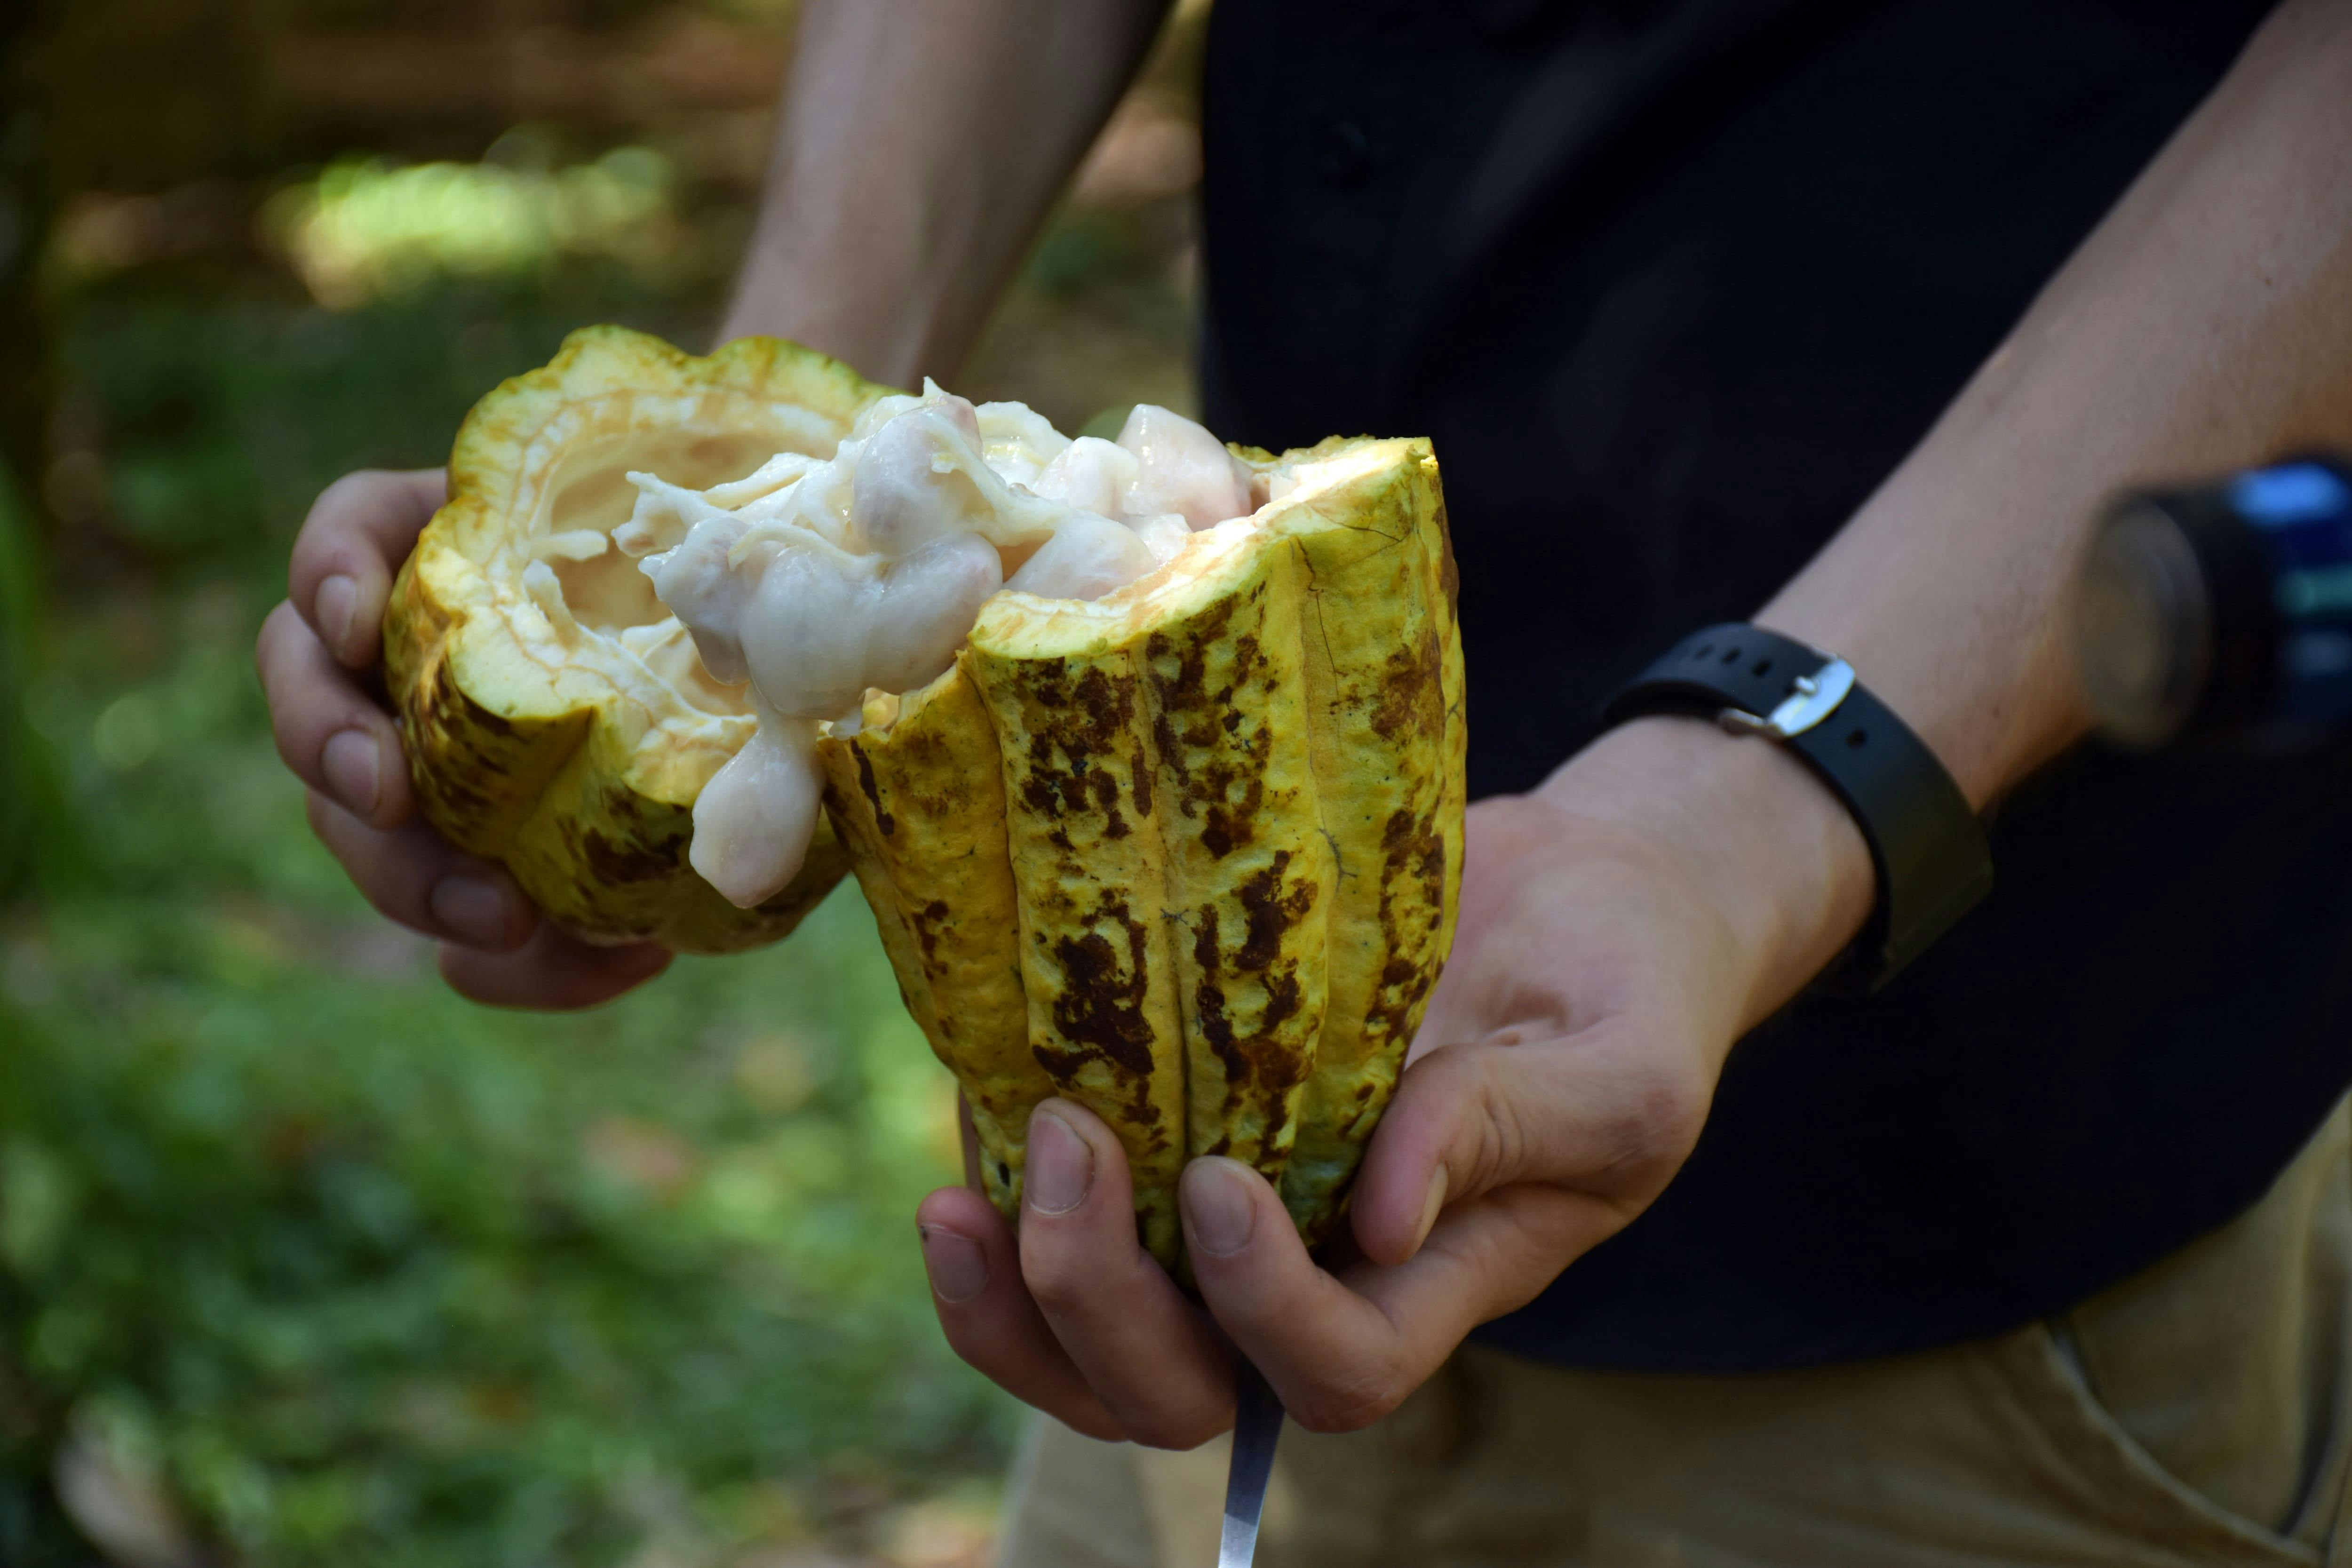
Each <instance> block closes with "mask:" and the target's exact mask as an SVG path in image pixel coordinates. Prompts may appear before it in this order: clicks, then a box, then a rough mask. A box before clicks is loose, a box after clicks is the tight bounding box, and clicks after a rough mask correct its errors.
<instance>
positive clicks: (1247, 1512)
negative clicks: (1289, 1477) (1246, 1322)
mask: <svg viewBox="0 0 2352 1568" xmlns="http://www.w3.org/2000/svg"><path fill="white" fill-rule="evenodd" d="M1282 1420H1283V1416H1282V1401H1281V1400H1280V1399H1278V1398H1276V1395H1275V1392H1274V1387H1273V1385H1272V1384H1268V1383H1267V1382H1266V1381H1265V1375H1264V1374H1263V1373H1260V1372H1259V1371H1258V1370H1257V1368H1256V1367H1255V1366H1252V1365H1251V1364H1250V1362H1249V1358H1248V1357H1246V1356H1240V1355H1237V1356H1235V1357H1234V1463H1233V1468H1231V1469H1230V1470H1227V1471H1226V1472H1225V1528H1224V1533H1223V1536H1222V1537H1221V1538H1220V1540H1219V1542H1218V1545H1217V1568H1250V1559H1251V1558H1253V1557H1255V1555H1257V1522H1258V1516H1259V1515H1260V1514H1261V1513H1263V1512H1264V1511H1265V1483H1266V1478H1267V1477H1268V1476H1270V1475H1272V1474H1273V1472H1274V1446H1275V1443H1276V1440H1277V1439H1279V1438H1280V1437H1281V1436H1282Z"/></svg>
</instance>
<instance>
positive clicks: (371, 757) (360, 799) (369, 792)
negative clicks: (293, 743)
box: [319, 730, 383, 816]
mask: <svg viewBox="0 0 2352 1568" xmlns="http://www.w3.org/2000/svg"><path fill="white" fill-rule="evenodd" d="M319 771H320V773H324V774H325V775H326V778H327V789H328V791H329V793H330V794H331V795H334V797H335V799H336V800H338V801H340V802H341V803H342V805H343V807H344V809H345V810H348V811H351V812H352V813H354V814H355V815H357V816H374V815H375V803H376V802H377V801H378V800H380V799H382V798H383V748H382V747H381V746H378V745H377V744H376V740H375V737H374V736H373V735H371V734H369V733H368V732H367V731H365V730H338V731H335V732H334V733H333V734H331V735H330V736H328V737H327V743H326V745H325V747H323V748H322V749H321V750H320V752H319Z"/></svg>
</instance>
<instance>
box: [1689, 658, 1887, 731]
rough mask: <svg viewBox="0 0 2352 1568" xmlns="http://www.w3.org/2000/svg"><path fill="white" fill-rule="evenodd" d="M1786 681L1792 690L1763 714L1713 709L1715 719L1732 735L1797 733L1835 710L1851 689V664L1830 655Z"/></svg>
mask: <svg viewBox="0 0 2352 1568" xmlns="http://www.w3.org/2000/svg"><path fill="white" fill-rule="evenodd" d="M1790 684H1791V685H1792V686H1793V687H1794V688H1795V689H1794V690H1793V691H1791V692H1790V694H1789V696H1788V697H1787V698H1786V699H1785V700H1783V701H1782V702H1781V703H1780V706H1779V707H1777V708H1775V709H1773V710H1772V711H1771V712H1770V713H1769V715H1766V716H1765V717H1762V718H1759V717H1758V716H1757V715H1755V714H1753V713H1750V712H1749V711H1748V710H1746V709H1745V708H1724V709H1719V710H1717V712H1716V715H1715V721H1716V722H1717V724H1718V725H1720V726H1722V728H1723V729H1724V730H1725V731H1727V732H1728V733H1731V734H1734V735H1763V736H1766V737H1768V738H1769V739H1771V740H1775V741H1786V740H1790V739H1791V738H1793V737H1795V736H1798V735H1801V734H1803V733H1804V732H1805V731H1808V730H1810V729H1811V728H1812V727H1813V726H1814V725H1816V724H1818V723H1820V722H1821V721H1822V720H1824V719H1826V718H1828V717H1829V716H1830V715H1831V714H1832V713H1834V712H1836V711H1837V707H1838V704H1839V703H1841V702H1843V701H1844V700H1845V698H1846V693H1847V692H1849V691H1852V690H1853V666H1852V665H1850V664H1848V663H1846V661H1845V660H1843V659H1842V658H1832V659H1831V660H1830V661H1829V662H1828V663H1827V664H1824V665H1822V667H1821V668H1819V669H1817V670H1815V671H1813V673H1812V674H1811V675H1801V676H1799V677H1797V679H1795V680H1794V681H1792V682H1791V683H1790Z"/></svg>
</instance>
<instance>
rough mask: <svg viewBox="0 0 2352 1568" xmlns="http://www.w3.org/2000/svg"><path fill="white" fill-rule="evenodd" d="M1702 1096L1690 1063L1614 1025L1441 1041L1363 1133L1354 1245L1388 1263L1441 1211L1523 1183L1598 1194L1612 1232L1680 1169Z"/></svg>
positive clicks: (1626, 1026) (1702, 1077) (1642, 1032)
mask: <svg viewBox="0 0 2352 1568" xmlns="http://www.w3.org/2000/svg"><path fill="white" fill-rule="evenodd" d="M1708 1098H1709V1080H1708V1078H1707V1076H1706V1073H1705V1071H1704V1070H1703V1068H1700V1067H1699V1065H1698V1063H1697V1061H1696V1058H1695V1057H1694V1056H1692V1055H1691V1054H1690V1053H1687V1052H1685V1051H1682V1050H1680V1049H1678V1048H1676V1047H1675V1043H1674V1041H1673V1040H1671V1039H1668V1038H1664V1037H1662V1036H1661V1033H1660V1032H1659V1031H1657V1030H1654V1029H1643V1028H1640V1027H1637V1026H1633V1025H1632V1024H1631V1023H1629V1022H1624V1021H1620V1020H1604V1021H1603V1022H1601V1023H1600V1024H1597V1025H1594V1026H1592V1027H1591V1028H1588V1029H1585V1030H1582V1031H1580V1032H1579V1033H1578V1034H1575V1035H1573V1036H1570V1037H1566V1038H1551V1039H1540V1040H1532V1041H1527V1042H1524V1043H1518V1042H1512V1041H1511V1040H1510V1038H1509V1037H1508V1036H1507V1035H1506V1036H1500V1037H1496V1039H1495V1040H1490V1041H1484V1042H1480V1043H1478V1044H1475V1045H1461V1046H1447V1047H1442V1048H1440V1049H1438V1050H1435V1051H1433V1052H1431V1053H1430V1054H1429V1055H1428V1056H1426V1057H1424V1058H1422V1059H1421V1060H1419V1061H1417V1062H1415V1063H1413V1064H1412V1067H1410V1068H1407V1069H1406V1070H1405V1074H1404V1079H1403V1081H1402V1083H1401V1084H1399V1085H1398V1088H1397V1095H1396V1100H1395V1101H1394V1102H1393V1103H1392V1104H1391V1106H1390V1107H1389V1110H1388V1113H1387V1114H1386V1115H1385V1116H1384V1117H1382V1118H1381V1124H1380V1127H1379V1129H1378V1131H1375V1132H1374V1133H1373V1134H1372V1142H1371V1147H1370V1150H1369V1151H1368V1152H1367V1153H1366V1155H1365V1158H1364V1164H1363V1169H1362V1171H1361V1172H1360V1174H1359V1175H1358V1177H1357V1181H1356V1190H1355V1197H1354V1200H1353V1205H1352V1206H1353V1210H1354V1218H1353V1222H1352V1224H1353V1228H1354V1230H1355V1234H1356V1239H1357V1241H1358V1243H1359V1244H1360V1246H1361V1247H1363V1250H1364V1255H1365V1257H1367V1258H1370V1259H1371V1260H1372V1261H1374V1262H1376V1263H1386V1264H1396V1263H1402V1262H1403V1261H1405V1260H1406V1259H1408V1258H1411V1257H1412V1255H1413V1252H1414V1249H1415V1248H1417V1247H1420V1246H1421V1244H1422V1241H1423V1237H1426V1236H1428V1235H1429V1234H1430V1232H1431V1229H1432V1227H1433V1226H1434V1225H1435V1223H1436V1221H1437V1217H1438V1215H1439V1214H1440V1213H1441V1212H1442V1211H1443V1210H1444V1209H1445V1208H1446V1207H1447V1206H1448V1205H1453V1204H1456V1203H1461V1202H1464V1201H1465V1200H1468V1199H1472V1198H1476V1197H1478V1196H1480V1195H1482V1194H1486V1193H1489V1192H1493V1191H1495V1190H1496V1189H1497V1188H1501V1187H1505V1186H1510V1185H1515V1184H1529V1183H1534V1184H1554V1185H1561V1186H1572V1187H1575V1188H1577V1189H1578V1190H1580V1191H1583V1192H1587V1193H1590V1194H1595V1195H1598V1196H1600V1197H1603V1198H1606V1199H1608V1200H1610V1201H1611V1202H1612V1204H1613V1205H1615V1206H1616V1208H1617V1209H1618V1211H1619V1215H1620V1218H1619V1222H1618V1223H1619V1224H1621V1225H1622V1224H1623V1223H1624V1222H1625V1221H1626V1220H1629V1219H1631V1218H1632V1217H1633V1215H1635V1214H1637V1213H1639V1212H1640V1211H1641V1209H1642V1207H1643V1205H1646V1204H1647V1203H1648V1202H1649V1201H1650V1199H1652V1198H1653V1197H1654V1196H1656V1195H1657V1193H1658V1192H1659V1190H1660V1189H1662V1188H1663V1187H1664V1185H1665V1184H1666V1182H1667V1181H1668V1179H1670V1178H1671V1177H1672V1176H1673V1174H1674V1173H1675V1171H1676V1170H1677V1169H1679V1168H1680V1166H1681V1163H1682V1160H1683V1157H1684V1156H1685V1155H1686V1154H1687V1153H1688V1152H1690V1148H1691V1145H1692V1143H1693V1142H1696V1139H1697V1136H1698V1129H1699V1126H1700V1124H1701V1123H1702V1122H1703V1121H1705V1120H1706V1110H1707V1102H1708Z"/></svg>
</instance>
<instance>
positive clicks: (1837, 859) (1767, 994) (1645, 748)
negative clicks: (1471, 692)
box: [1536, 717, 1877, 1031]
mask: <svg viewBox="0 0 2352 1568" xmlns="http://www.w3.org/2000/svg"><path fill="white" fill-rule="evenodd" d="M1536 795H1537V798H1538V799H1541V800H1543V801H1545V802H1546V803H1547V804H1549V805H1553V806H1555V807H1558V808H1559V809H1561V810H1564V811H1569V812H1571V813H1574V814H1576V815H1578V816H1585V817H1591V818H1599V819H1602V820H1606V821H1610V822H1612V823H1614V824H1616V825H1618V826H1622V827H1626V828H1629V829H1631V830H1633V831H1637V832H1640V833H1642V834H1643V835H1644V836H1645V837H1649V838H1651V839H1652V840H1653V841H1654V842H1656V843H1658V844H1659V845H1661V846H1662V847H1664V849H1665V850H1666V851H1667V853H1669V854H1670V855H1672V856H1673V858H1675V861H1676V862H1677V863H1678V864H1679V865H1680V866H1681V868H1682V869H1683V871H1684V873H1685V876H1686V877H1687V878H1688V879H1689V881H1690V884H1691V886H1692V887H1693V888H1694V889H1696V890H1697V892H1698V895H1699V896H1700V897H1701V898H1703V899H1704V900H1706V903H1707V905H1708V907H1709V908H1710V909H1711V910H1712V911H1713V912H1714V913H1715V915H1716V916H1717V919H1719V920H1720V921H1723V923H1724V925H1725V926H1726V928H1727V931H1729V933H1730V935H1731V939H1732V942H1733V947H1734V951H1735V952H1737V953H1738V955H1739V960H1740V965H1741V973H1739V974H1738V976H1737V977H1735V983H1736V986H1737V989H1738V993H1739V994H1740V995H1741V996H1742V997H1743V1006H1742V1016H1741V1021H1740V1027H1741V1029H1742V1030H1743V1031H1744V1030H1745V1029H1746V1028H1748V1027H1749V1026H1753V1025H1755V1024H1757V1023H1759V1022H1761V1021H1762V1020H1763V1019H1764V1018H1765V1017H1767V1016H1769V1015H1770V1014H1771V1013H1772V1012H1773V1011H1775V1010H1776V1009H1778V1008H1779V1007H1780V1005H1782V1004H1783V1003H1785V1002H1787V1001H1788V1000H1789V998H1790V997H1791V996H1793V995H1795V994H1797V993H1798V992H1799V991H1800V990H1801V989H1803V988H1804V986H1805V985H1806V984H1808V983H1809V982H1810V981H1811V979H1812V978H1813V977H1814V976H1815V975H1816V974H1818V973H1821V971H1822V969H1823V968H1825V967H1826V966H1827V965H1828V964H1829V963H1831V962H1832V960H1834V959H1835V958H1836V957H1837V956H1838V954H1839V953H1840V952H1843V950H1844V948H1845V946H1846V944H1847V943H1848V942H1852V941H1853V937H1854V935H1855V933H1856V932H1858V931H1860V930H1861V929H1862V926H1863V923H1864V921H1865V920H1866V919H1867V918H1868V917H1869V915H1870V911H1871V908H1872V904H1873V901H1874V898H1875V897H1876V891H1877V889H1876V879H1875V875H1874V872H1873V870H1872V868H1871V859H1870V850H1869V847H1868V845H1867V844H1866V843H1865V842H1864V838H1863V836H1862V832H1861V829H1860V828H1858V827H1857V826H1855V824H1854V821H1853V816H1851V815H1850V814H1849V813H1848V812H1847V810H1846V808H1845V806H1844V805H1843V804H1842V803H1841V802H1840V801H1839V800H1838V798H1837V797H1836V796H1835V795H1832V793H1831V792H1830V790H1829V788H1828V786H1826V785H1825V784H1822V782H1821V781H1820V780H1819V779H1817V778H1815V777H1814V776H1813V774H1812V773H1811V771H1810V770H1809V769H1808V768H1807V767H1806V766H1805V765H1804V764H1803V763H1801V762H1799V761H1798V760H1797V759H1796V758H1794V757H1792V756H1790V755H1789V754H1788V753H1787V752H1785V751H1783V750H1782V749H1781V748H1780V746H1777V745H1774V744H1772V743H1771V742H1768V741H1763V740H1759V739H1755V738H1751V737H1746V736H1735V735H1728V734H1726V733H1724V732H1723V731H1720V730H1718V729H1717V728H1716V726H1715V725H1713V724H1712V723H1709V722H1707V721H1703V720H1692V719H1683V718H1664V717H1659V718H1646V719H1639V720H1635V721H1632V722H1630V723H1625V724H1621V725H1619V726H1617V727H1616V728H1614V729H1612V730H1611V731H1608V732H1606V733H1605V734H1603V735H1601V737H1600V738H1599V739H1597V740H1595V741H1594V742H1592V743H1591V745H1589V746H1587V747H1586V748H1585V749H1584V750H1583V751H1581V752H1578V753H1577V754H1576V755H1575V756H1574V757H1572V758H1570V760H1569V761H1568V762H1567V763H1564V764H1562V765H1561V766H1560V767H1559V769H1558V770H1557V771H1556V772H1554V773H1552V775H1551V777H1549V779H1547V780H1545V781H1544V784H1542V786H1541V787H1540V788H1539V789H1538V791H1537V792H1536Z"/></svg>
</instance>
